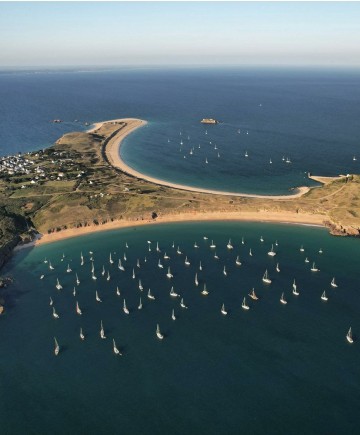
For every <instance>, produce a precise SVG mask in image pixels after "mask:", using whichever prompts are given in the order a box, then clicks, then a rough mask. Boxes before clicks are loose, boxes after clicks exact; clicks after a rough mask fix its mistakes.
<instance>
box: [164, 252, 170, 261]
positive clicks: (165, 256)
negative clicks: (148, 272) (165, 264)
mask: <svg viewBox="0 0 360 435" xmlns="http://www.w3.org/2000/svg"><path fill="white" fill-rule="evenodd" d="M164 260H170V257H169V256H168V255H167V253H166V252H165V254H164Z"/></svg>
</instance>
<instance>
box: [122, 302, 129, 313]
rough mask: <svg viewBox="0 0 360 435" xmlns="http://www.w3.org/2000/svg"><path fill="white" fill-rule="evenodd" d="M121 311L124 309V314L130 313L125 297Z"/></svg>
mask: <svg viewBox="0 0 360 435" xmlns="http://www.w3.org/2000/svg"><path fill="white" fill-rule="evenodd" d="M123 311H124V313H125V314H129V313H130V311H129V310H128V307H127V306H126V301H125V299H124V305H123Z"/></svg>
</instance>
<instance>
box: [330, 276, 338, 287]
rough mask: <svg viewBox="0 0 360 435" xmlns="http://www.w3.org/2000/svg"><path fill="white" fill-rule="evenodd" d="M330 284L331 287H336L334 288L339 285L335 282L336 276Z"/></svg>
mask: <svg viewBox="0 0 360 435" xmlns="http://www.w3.org/2000/svg"><path fill="white" fill-rule="evenodd" d="M330 285H331V287H334V288H336V287H337V284H336V282H335V278H333V279H332V280H331V283H330Z"/></svg>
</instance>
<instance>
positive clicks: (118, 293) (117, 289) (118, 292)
mask: <svg viewBox="0 0 360 435" xmlns="http://www.w3.org/2000/svg"><path fill="white" fill-rule="evenodd" d="M116 294H117V295H118V296H120V289H119V287H118V286H116Z"/></svg>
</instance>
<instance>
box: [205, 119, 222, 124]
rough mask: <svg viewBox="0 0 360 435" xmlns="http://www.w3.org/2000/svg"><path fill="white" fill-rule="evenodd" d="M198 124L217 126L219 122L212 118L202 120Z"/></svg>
mask: <svg viewBox="0 0 360 435" xmlns="http://www.w3.org/2000/svg"><path fill="white" fill-rule="evenodd" d="M200 122H201V124H219V121H217V120H216V119H214V118H203V119H202V120H201V121H200Z"/></svg>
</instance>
